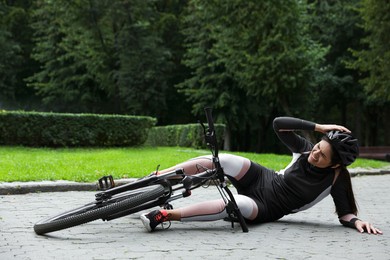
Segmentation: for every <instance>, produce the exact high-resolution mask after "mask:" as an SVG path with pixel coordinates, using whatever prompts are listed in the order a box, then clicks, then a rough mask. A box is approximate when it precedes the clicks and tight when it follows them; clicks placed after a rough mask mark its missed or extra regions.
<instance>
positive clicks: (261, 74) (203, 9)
mask: <svg viewBox="0 0 390 260" xmlns="http://www.w3.org/2000/svg"><path fill="white" fill-rule="evenodd" d="M306 15H307V14H306V5H305V4H303V3H302V2H298V1H260V2H259V1H243V0H233V1H224V2H221V1H205V0H193V1H190V2H189V6H188V15H187V16H186V18H185V19H186V27H185V28H184V34H185V35H186V37H187V38H186V41H187V45H186V48H187V53H186V56H185V60H184V62H185V64H186V65H187V66H188V67H189V68H191V69H192V72H193V74H192V77H191V78H188V79H187V80H186V81H184V82H183V83H182V84H180V85H179V87H180V88H181V89H182V91H183V92H184V93H185V94H186V95H187V97H188V100H189V101H191V102H192V103H193V104H194V105H193V109H194V112H195V113H201V108H203V107H204V106H205V105H206V104H210V105H213V106H214V107H216V108H217V109H218V110H217V113H218V115H219V116H220V117H222V116H223V118H224V121H225V122H226V123H227V125H228V129H230V130H231V131H235V133H236V134H235V136H240V135H239V134H237V133H240V132H241V133H242V134H241V135H242V136H245V139H246V140H248V138H249V136H251V140H250V141H248V143H249V142H250V143H251V144H250V145H248V144H247V143H246V142H245V141H244V140H241V141H240V143H241V146H245V147H240V148H244V149H247V148H249V149H255V150H260V149H261V148H260V147H262V146H263V144H264V143H265V142H266V139H267V138H266V133H267V129H269V128H270V126H271V122H272V119H273V117H274V115H275V114H278V113H283V114H288V115H297V114H300V115H301V116H302V114H304V113H305V111H307V107H303V106H297V105H296V104H297V103H298V104H302V103H306V104H310V103H309V102H305V101H308V100H309V99H310V97H311V96H310V94H311V93H310V91H308V89H310V88H311V87H313V85H314V84H315V82H316V76H315V75H316V73H317V72H318V70H317V68H318V67H317V66H318V63H319V61H320V60H321V59H322V57H323V55H324V53H325V49H323V48H321V47H320V46H319V45H318V44H316V43H315V42H313V41H312V40H311V39H310V37H309V36H308V34H307V32H308V31H307V28H305V26H304V23H303V22H304V21H305V19H306ZM309 110H310V109H309ZM253 122H256V123H255V124H253ZM258 133H264V134H262V135H261V136H260V134H258ZM254 136H258V137H257V138H254ZM254 140H256V141H254Z"/></svg>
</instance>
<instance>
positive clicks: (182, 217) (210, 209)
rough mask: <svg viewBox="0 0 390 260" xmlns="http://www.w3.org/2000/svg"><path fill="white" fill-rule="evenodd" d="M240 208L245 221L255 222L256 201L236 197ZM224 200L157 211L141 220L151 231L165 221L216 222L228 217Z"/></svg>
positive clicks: (241, 196) (244, 197) (142, 217)
mask: <svg viewBox="0 0 390 260" xmlns="http://www.w3.org/2000/svg"><path fill="white" fill-rule="evenodd" d="M234 198H235V200H236V203H237V205H238V208H239V209H240V211H241V214H242V215H243V217H244V218H245V219H249V220H253V219H255V218H256V216H257V214H258V207H257V204H256V203H255V201H254V200H253V199H251V198H249V197H247V196H244V195H234ZM228 216H229V215H228V212H227V210H226V205H225V202H224V200H223V199H218V200H211V201H205V202H201V203H197V204H194V205H190V206H186V207H182V208H178V209H173V210H155V211H152V212H150V213H149V214H144V215H142V216H141V220H142V222H143V223H144V225H145V227H146V229H147V230H149V231H153V230H154V229H155V228H156V226H157V225H159V224H160V223H162V222H165V221H183V222H187V221H215V220H220V219H224V218H226V217H228Z"/></svg>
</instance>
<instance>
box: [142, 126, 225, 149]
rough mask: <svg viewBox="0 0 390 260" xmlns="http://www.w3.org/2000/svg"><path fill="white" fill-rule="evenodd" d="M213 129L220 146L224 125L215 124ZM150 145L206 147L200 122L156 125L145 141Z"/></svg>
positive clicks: (221, 144)
mask: <svg viewBox="0 0 390 260" xmlns="http://www.w3.org/2000/svg"><path fill="white" fill-rule="evenodd" d="M215 131H216V134H217V141H218V145H219V146H220V147H222V146H223V140H224V131H225V125H223V124H216V125H215ZM146 144H147V145H151V146H181V147H193V148H206V144H205V141H204V133H203V129H202V127H201V126H200V124H187V125H168V126H156V127H153V128H152V129H150V131H149V136H148V139H147V141H146Z"/></svg>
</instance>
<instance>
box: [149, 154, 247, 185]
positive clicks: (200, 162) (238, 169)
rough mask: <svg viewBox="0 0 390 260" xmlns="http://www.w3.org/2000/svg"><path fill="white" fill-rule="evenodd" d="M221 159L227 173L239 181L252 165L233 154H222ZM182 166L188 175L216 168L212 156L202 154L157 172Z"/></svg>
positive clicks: (160, 172)
mask: <svg viewBox="0 0 390 260" xmlns="http://www.w3.org/2000/svg"><path fill="white" fill-rule="evenodd" d="M219 160H220V163H221V166H222V168H223V170H224V172H225V174H226V175H228V176H230V177H233V178H234V179H236V180H237V181H239V180H240V179H241V178H242V177H243V176H244V175H245V173H246V172H247V171H248V169H249V167H250V166H251V162H250V160H249V159H247V158H245V157H241V156H237V155H232V154H220V155H219ZM180 168H182V169H183V170H184V172H185V173H186V174H188V175H194V174H197V173H199V172H202V171H204V169H212V168H214V165H213V162H212V159H211V156H200V157H196V158H193V159H190V160H188V161H185V162H183V163H180V164H177V165H175V166H173V167H170V168H167V169H164V170H161V171H159V172H158V173H157V174H162V173H166V172H169V171H172V170H175V169H180Z"/></svg>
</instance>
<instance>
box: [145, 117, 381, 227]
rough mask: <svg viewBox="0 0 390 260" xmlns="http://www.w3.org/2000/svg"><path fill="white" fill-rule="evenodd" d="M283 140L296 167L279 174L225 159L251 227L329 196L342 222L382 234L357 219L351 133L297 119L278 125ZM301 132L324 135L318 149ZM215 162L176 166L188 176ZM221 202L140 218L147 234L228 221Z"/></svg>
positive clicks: (278, 120) (246, 161) (198, 160)
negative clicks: (165, 226)
mask: <svg viewBox="0 0 390 260" xmlns="http://www.w3.org/2000/svg"><path fill="white" fill-rule="evenodd" d="M273 126H274V130H275V132H276V134H277V136H278V137H279V139H280V140H281V141H282V142H283V143H284V144H285V145H286V146H287V147H288V148H289V149H290V150H291V152H292V153H293V158H292V161H291V163H290V164H289V165H288V166H287V167H286V168H285V169H284V170H281V171H279V172H275V171H273V170H270V169H267V168H265V167H264V166H261V165H259V164H257V163H255V162H252V161H250V160H249V159H247V158H244V157H240V156H236V155H229V154H221V155H220V156H219V159H220V163H221V165H222V167H223V169H224V172H225V174H226V176H227V178H229V180H230V181H231V182H232V184H233V185H234V187H235V188H236V189H237V192H238V195H235V199H236V202H237V205H238V207H239V209H240V211H241V213H242V215H243V217H244V218H245V221H246V222H248V223H253V224H255V223H264V222H271V221H276V220H278V219H280V218H282V217H283V216H285V215H288V214H290V213H295V212H298V211H302V210H306V209H308V208H310V207H311V206H313V205H314V204H316V203H318V202H319V201H320V200H322V199H323V198H324V197H326V196H327V195H329V194H330V195H331V196H332V197H333V201H334V203H335V206H336V211H337V214H338V217H339V221H340V223H341V224H342V225H344V226H347V227H351V228H356V229H357V230H358V231H359V232H361V233H363V232H364V231H366V232H368V233H371V234H382V231H380V230H379V229H377V228H375V227H374V226H373V225H372V224H370V223H368V222H365V221H362V220H360V219H358V218H357V207H356V203H355V198H354V194H353V191H352V185H351V178H350V175H349V172H348V170H347V168H346V166H348V165H350V164H351V163H353V162H354V161H355V159H356V157H357V155H358V152H359V151H358V141H357V139H355V138H354V137H353V136H352V135H351V134H350V131H349V130H348V129H347V128H345V127H343V126H339V125H333V124H316V123H313V122H309V121H305V120H301V119H297V118H292V117H279V118H276V119H275V120H274V123H273ZM296 130H311V131H317V132H321V133H323V134H325V135H324V136H323V138H322V140H321V141H320V142H318V143H317V144H316V145H313V144H312V143H310V142H309V141H308V140H306V139H305V138H303V137H301V136H299V135H297V134H296V133H295V131H296ZM212 164H213V163H212V160H211V157H210V156H202V157H197V158H194V159H191V160H189V161H187V162H184V163H181V164H179V165H176V166H175V167H171V168H169V169H166V170H163V171H160V172H158V173H157V174H161V173H164V172H166V171H170V170H172V169H175V168H183V169H184V172H185V173H186V174H190V175H191V174H196V173H198V169H199V167H198V166H199V165H202V166H203V167H207V168H213V167H212V166H213V165H212ZM225 206H226V205H225V202H224V201H223V200H222V199H219V200H212V201H205V202H202V203H198V204H195V205H191V206H187V207H183V208H178V209H173V210H154V211H152V212H150V213H148V214H144V215H142V216H141V220H142V222H143V224H144V225H145V227H146V229H147V230H148V231H153V230H154V229H155V228H156V226H157V225H159V224H160V223H162V222H165V221H174V220H176V221H183V222H184V221H214V220H220V219H225V218H227V217H228V213H227V210H226V207H225Z"/></svg>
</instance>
